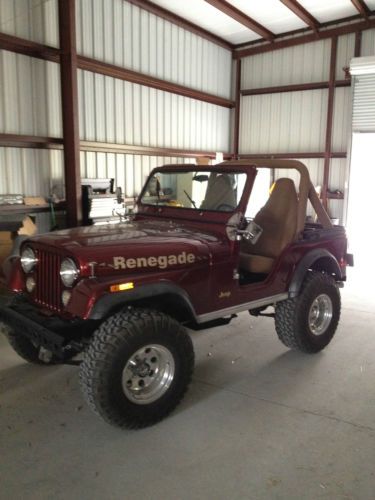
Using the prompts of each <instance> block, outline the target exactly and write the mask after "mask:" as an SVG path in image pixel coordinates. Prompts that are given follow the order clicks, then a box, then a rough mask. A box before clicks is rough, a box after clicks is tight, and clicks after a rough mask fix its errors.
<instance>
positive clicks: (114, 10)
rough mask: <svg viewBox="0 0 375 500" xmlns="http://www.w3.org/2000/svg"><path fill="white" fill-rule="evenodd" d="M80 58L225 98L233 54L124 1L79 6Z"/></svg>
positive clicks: (96, 0) (88, 0) (95, 0)
mask: <svg viewBox="0 0 375 500" xmlns="http://www.w3.org/2000/svg"><path fill="white" fill-rule="evenodd" d="M77 50H78V52H79V53H80V54H82V55H85V56H87V57H92V58H94V59H99V60H101V61H105V62H108V63H112V64H116V65H117V66H122V67H125V68H129V69H132V70H135V71H139V72H141V73H145V74H147V75H152V76H155V77H158V78H161V79H164V80H168V81H170V82H174V83H178V84H181V85H185V86H187V87H191V88H194V89H197V90H202V91H205V92H209V93H212V94H215V95H219V96H222V97H229V96H230V90H231V89H230V78H231V59H232V56H231V53H230V51H228V50H226V49H224V48H222V47H220V46H218V45H216V44H214V43H212V42H209V41H208V40H205V39H203V38H201V37H199V36H197V35H195V34H193V33H190V32H189V31H186V30H184V29H183V28H180V27H178V26H177V25H175V24H172V23H170V22H169V21H165V20H164V19H161V18H159V17H157V16H155V15H153V14H151V13H149V12H147V11H145V10H142V9H140V8H139V7H137V6H135V5H132V4H130V3H129V2H125V1H124V0H105V2H104V1H103V0H77Z"/></svg>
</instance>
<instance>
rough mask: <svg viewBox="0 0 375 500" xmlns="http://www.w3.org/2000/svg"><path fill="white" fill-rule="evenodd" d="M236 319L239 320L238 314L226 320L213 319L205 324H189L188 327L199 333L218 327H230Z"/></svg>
mask: <svg viewBox="0 0 375 500" xmlns="http://www.w3.org/2000/svg"><path fill="white" fill-rule="evenodd" d="M234 318H237V314H232V315H231V316H227V317H226V318H218V319H212V320H211V321H206V322H205V323H188V324H187V325H186V326H187V327H188V328H190V329H191V330H194V331H197V332H199V331H200V330H207V329H208V328H215V327H216V326H224V325H228V324H229V323H230V322H231V321H232V319H234Z"/></svg>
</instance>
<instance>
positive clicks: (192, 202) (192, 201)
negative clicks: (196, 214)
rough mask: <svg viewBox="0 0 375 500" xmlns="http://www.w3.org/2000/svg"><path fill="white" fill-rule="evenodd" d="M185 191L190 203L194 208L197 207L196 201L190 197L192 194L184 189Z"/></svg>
mask: <svg viewBox="0 0 375 500" xmlns="http://www.w3.org/2000/svg"><path fill="white" fill-rule="evenodd" d="M184 193H185V194H186V197H187V198H188V200H189V201H190V203H191V204H192V205H193V207H194V208H197V205H196V204H195V201H194V200H193V199H192V198H190V196H189V195H188V193H187V192H186V191H185V189H184Z"/></svg>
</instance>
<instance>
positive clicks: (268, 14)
mask: <svg viewBox="0 0 375 500" xmlns="http://www.w3.org/2000/svg"><path fill="white" fill-rule="evenodd" d="M130 1H132V0H130ZM136 3H139V2H136ZM147 3H148V4H154V5H157V6H159V7H161V8H163V9H166V10H167V11H169V12H171V13H173V14H175V15H177V16H179V17H181V18H183V19H185V20H187V21H189V22H190V23H193V24H195V25H197V26H199V27H200V28H203V29H205V30H207V31H209V32H211V33H212V34H214V35H216V36H219V37H220V38H222V39H223V40H225V41H227V42H229V43H231V44H233V45H238V44H245V43H248V42H253V41H262V40H265V39H266V40H269V41H272V39H273V38H275V37H277V36H278V35H281V34H283V35H285V34H287V33H291V32H295V31H296V30H304V29H311V30H313V31H315V32H319V30H320V29H321V28H324V25H325V24H326V23H333V22H338V21H342V20H349V19H350V18H352V17H355V16H357V17H362V19H367V18H368V17H370V16H372V15H373V14H375V12H374V11H375V0H329V1H327V0H298V1H297V0H262V1H255V0H253V1H251V0H250V1H249V0H188V1H181V0H152V2H149V1H148V2H147Z"/></svg>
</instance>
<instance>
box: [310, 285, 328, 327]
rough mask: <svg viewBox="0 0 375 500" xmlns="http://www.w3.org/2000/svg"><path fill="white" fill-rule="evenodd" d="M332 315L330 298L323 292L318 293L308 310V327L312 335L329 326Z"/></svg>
mask: <svg viewBox="0 0 375 500" xmlns="http://www.w3.org/2000/svg"><path fill="white" fill-rule="evenodd" d="M332 316H333V306H332V300H331V299H330V297H329V296H328V295H326V294H325V293H323V294H321V295H318V296H317V297H316V299H315V300H314V302H313V303H312V304H311V307H310V311H309V327H310V331H311V333H312V334H313V335H321V334H322V333H324V332H325V331H326V330H327V328H328V327H329V325H330V323H331V320H332Z"/></svg>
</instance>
